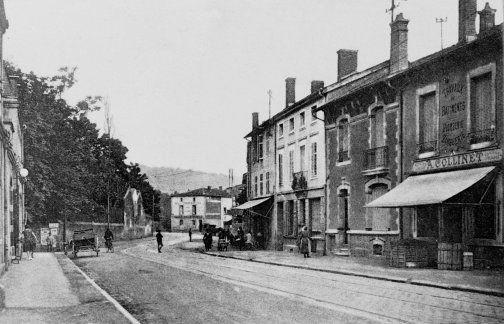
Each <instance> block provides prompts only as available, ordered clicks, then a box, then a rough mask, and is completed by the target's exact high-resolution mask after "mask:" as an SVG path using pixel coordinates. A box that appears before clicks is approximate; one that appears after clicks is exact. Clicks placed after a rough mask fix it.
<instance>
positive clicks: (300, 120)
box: [299, 111, 305, 127]
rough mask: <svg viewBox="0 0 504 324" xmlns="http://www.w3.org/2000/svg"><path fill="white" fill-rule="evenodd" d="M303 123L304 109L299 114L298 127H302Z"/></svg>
mask: <svg viewBox="0 0 504 324" xmlns="http://www.w3.org/2000/svg"><path fill="white" fill-rule="evenodd" d="M304 125H305V113H304V111H303V112H302V113H300V114H299V127H303V126H304Z"/></svg>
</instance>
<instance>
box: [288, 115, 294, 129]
mask: <svg viewBox="0 0 504 324" xmlns="http://www.w3.org/2000/svg"><path fill="white" fill-rule="evenodd" d="M293 131H294V117H292V118H291V119H289V132H293Z"/></svg>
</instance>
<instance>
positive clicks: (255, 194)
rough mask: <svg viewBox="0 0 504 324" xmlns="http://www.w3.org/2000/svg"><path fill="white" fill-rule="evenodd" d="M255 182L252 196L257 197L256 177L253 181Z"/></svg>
mask: <svg viewBox="0 0 504 324" xmlns="http://www.w3.org/2000/svg"><path fill="white" fill-rule="evenodd" d="M254 180H255V181H254V182H255V186H254V196H255V197H257V176H256V177H255V179H254Z"/></svg>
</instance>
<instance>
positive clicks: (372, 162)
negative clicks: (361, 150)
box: [365, 146, 388, 170]
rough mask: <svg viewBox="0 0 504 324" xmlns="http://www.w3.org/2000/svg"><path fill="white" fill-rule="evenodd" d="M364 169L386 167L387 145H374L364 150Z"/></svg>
mask: <svg viewBox="0 0 504 324" xmlns="http://www.w3.org/2000/svg"><path fill="white" fill-rule="evenodd" d="M365 154H366V155H365V161H366V169H367V170H373V169H377V168H387V167H388V147H387V146H382V147H376V148H373V149H369V150H367V151H366V152H365Z"/></svg>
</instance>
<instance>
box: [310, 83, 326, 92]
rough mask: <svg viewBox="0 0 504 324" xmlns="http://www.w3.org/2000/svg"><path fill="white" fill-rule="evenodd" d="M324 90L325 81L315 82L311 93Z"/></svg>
mask: <svg viewBox="0 0 504 324" xmlns="http://www.w3.org/2000/svg"><path fill="white" fill-rule="evenodd" d="M323 88H324V81H317V80H313V81H312V82H311V91H310V93H314V92H317V91H319V90H320V89H323Z"/></svg>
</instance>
